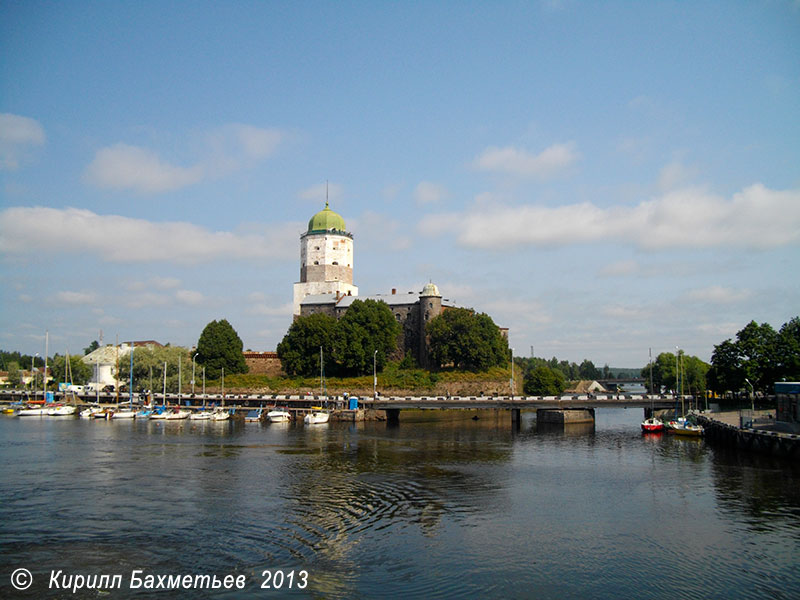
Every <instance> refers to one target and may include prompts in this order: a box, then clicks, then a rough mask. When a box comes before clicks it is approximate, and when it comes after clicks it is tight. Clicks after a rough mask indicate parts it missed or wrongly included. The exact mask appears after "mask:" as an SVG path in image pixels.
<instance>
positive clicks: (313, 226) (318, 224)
mask: <svg viewBox="0 0 800 600" xmlns="http://www.w3.org/2000/svg"><path fill="white" fill-rule="evenodd" d="M331 229H335V230H336V231H345V228H344V219H343V218H342V217H341V216H340V215H339V214H337V213H335V212H333V211H332V210H331V209H330V208H328V203H327V202H326V203H325V208H323V209H322V210H321V211H319V212H318V213H317V214H315V215H314V216H313V217H311V220H310V221H309V222H308V233H311V232H312V231H329V230H331Z"/></svg>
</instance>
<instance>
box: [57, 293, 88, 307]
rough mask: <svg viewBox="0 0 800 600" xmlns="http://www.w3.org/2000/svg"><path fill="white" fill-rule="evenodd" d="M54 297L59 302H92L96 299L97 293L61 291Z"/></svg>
mask: <svg viewBox="0 0 800 600" xmlns="http://www.w3.org/2000/svg"><path fill="white" fill-rule="evenodd" d="M53 298H54V300H55V301H56V302H57V303H59V304H91V303H92V302H94V301H95V295H94V294H92V293H89V292H72V291H61V292H57V293H56V294H55V296H53Z"/></svg>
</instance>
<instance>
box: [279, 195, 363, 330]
mask: <svg viewBox="0 0 800 600" xmlns="http://www.w3.org/2000/svg"><path fill="white" fill-rule="evenodd" d="M319 295H327V296H329V297H333V296H335V297H337V298H338V297H339V296H358V288H357V287H356V286H354V285H353V235H352V234H351V233H348V232H347V230H346V229H345V224H344V219H342V217H341V216H339V215H338V214H336V213H335V212H333V211H332V210H331V209H330V208H329V207H328V203H327V202H325V208H324V209H322V210H321V211H319V212H318V213H317V214H315V215H314V216H313V217H311V220H309V222H308V231H306V232H305V233H304V234H303V235H301V236H300V281H298V282H297V283H295V284H294V316H295V317H298V316H300V315H301V314H302V313H301V311H300V304H301V303H302V301H303V299H305V298H306V297H307V296H319Z"/></svg>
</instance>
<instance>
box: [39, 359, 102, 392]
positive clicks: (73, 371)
mask: <svg viewBox="0 0 800 600" xmlns="http://www.w3.org/2000/svg"><path fill="white" fill-rule="evenodd" d="M67 367H69V371H67ZM47 368H48V370H49V371H50V376H51V377H52V378H53V382H54V383H55V385H58V384H59V383H64V382H66V383H67V384H70V383H73V384H75V385H85V384H86V383H88V381H89V380H90V379H91V377H92V367H90V366H89V365H87V364H86V363H84V362H83V361H82V360H81V357H80V356H70V358H69V363H67V357H66V356H61V355H60V354H56V355H55V356H54V357H53V362H52V363H50V364H49V365H48V367H47Z"/></svg>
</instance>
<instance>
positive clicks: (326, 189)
mask: <svg viewBox="0 0 800 600" xmlns="http://www.w3.org/2000/svg"><path fill="white" fill-rule="evenodd" d="M325 208H328V180H327V179H326V180H325Z"/></svg>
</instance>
